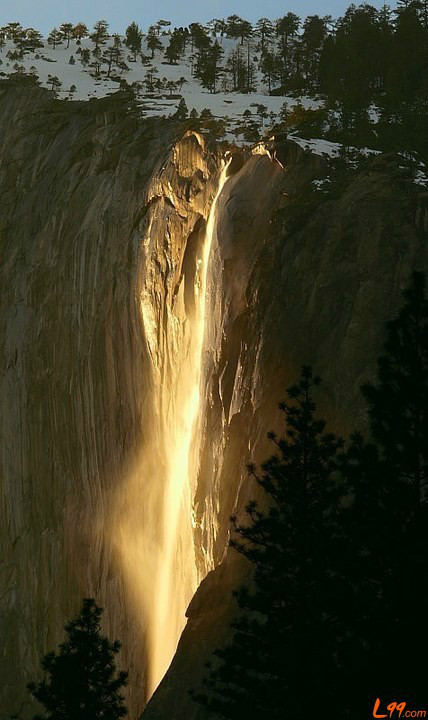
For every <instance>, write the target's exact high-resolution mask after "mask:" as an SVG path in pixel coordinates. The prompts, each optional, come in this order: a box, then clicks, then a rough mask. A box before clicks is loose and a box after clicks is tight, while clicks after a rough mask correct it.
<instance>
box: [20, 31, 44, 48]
mask: <svg viewBox="0 0 428 720" xmlns="http://www.w3.org/2000/svg"><path fill="white" fill-rule="evenodd" d="M42 47H44V45H43V38H42V35H41V33H39V31H38V30H35V29H34V28H27V30H26V31H25V41H24V48H25V50H31V51H34V50H37V48H42Z"/></svg>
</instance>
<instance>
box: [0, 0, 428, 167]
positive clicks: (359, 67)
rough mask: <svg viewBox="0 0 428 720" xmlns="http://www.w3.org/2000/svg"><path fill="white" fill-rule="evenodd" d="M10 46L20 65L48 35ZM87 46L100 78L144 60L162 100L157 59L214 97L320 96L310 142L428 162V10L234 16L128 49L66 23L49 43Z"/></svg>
mask: <svg viewBox="0 0 428 720" xmlns="http://www.w3.org/2000/svg"><path fill="white" fill-rule="evenodd" d="M161 36H164V38H163V40H162V37H161ZM6 37H7V38H10V39H12V40H13V42H14V43H15V46H16V49H15V50H10V51H9V53H11V55H10V59H11V60H15V61H18V60H19V59H22V57H23V54H24V53H25V52H27V51H30V50H32V51H35V50H37V49H38V48H41V47H42V46H43V38H42V37H41V35H40V33H39V32H38V31H37V30H35V29H34V28H27V29H24V28H23V27H22V26H21V25H20V23H9V24H8V25H6V26H4V27H3V28H1V29H0V51H1V49H2V47H3V46H4V43H5V38H6ZM85 37H89V39H90V40H91V41H92V43H93V45H94V47H93V49H92V50H90V49H89V48H87V47H85V48H82V47H78V48H77V50H76V54H79V55H80V60H81V62H82V65H84V66H85V67H86V66H89V68H90V69H91V70H92V71H93V73H94V74H95V76H96V77H99V75H100V73H101V71H102V68H103V67H105V66H106V68H107V69H106V71H105V72H106V74H107V77H110V76H111V74H112V72H113V71H114V72H115V73H117V72H119V73H120V74H123V73H124V72H126V70H128V69H129V62H136V61H137V58H139V59H140V60H141V61H142V62H143V64H145V65H147V68H148V69H147V74H146V78H145V80H144V86H145V90H146V91H147V92H149V93H150V92H163V91H164V90H165V82H167V80H166V78H165V79H163V80H161V79H159V78H155V81H154V82H153V76H154V75H156V74H157V73H158V72H159V71H158V69H157V68H156V67H154V66H153V59H154V58H155V55H156V53H159V55H160V56H161V57H162V61H163V62H164V63H166V64H170V65H175V64H178V63H180V62H182V61H184V59H185V60H186V62H189V63H190V68H191V73H192V75H193V77H194V78H195V79H197V80H198V81H199V82H200V83H201V86H202V87H203V88H206V89H207V90H209V91H210V92H212V93H215V92H218V91H222V92H241V93H247V94H248V93H252V92H255V91H260V90H261V89H262V87H261V84H260V83H261V82H262V83H263V87H264V88H266V90H267V92H268V93H269V94H275V95H290V94H291V95H293V94H294V95H296V96H298V95H302V94H308V95H310V96H317V95H319V96H320V97H321V98H323V99H325V104H324V107H323V108H320V110H319V111H316V112H314V111H307V112H303V113H301V116H302V117H301V118H300V124H299V125H298V128H297V129H298V130H299V131H302V132H303V133H304V132H307V133H309V134H310V133H316V134H317V135H318V136H319V137H326V138H327V139H330V140H333V141H338V142H343V143H345V144H354V145H355V144H359V145H364V144H365V145H368V146H369V147H374V148H378V149H382V150H408V151H413V150H417V151H419V152H421V153H422V154H424V155H425V156H426V157H427V156H428V135H427V133H426V121H427V115H428V0H398V3H397V8H396V9H395V10H392V9H391V8H390V6H388V5H387V4H384V5H383V6H382V8H381V9H380V10H378V9H376V8H375V7H373V6H371V5H369V4H363V5H359V6H357V5H354V4H352V5H350V6H349V8H348V9H347V11H346V12H345V13H344V15H343V16H342V17H339V18H337V19H333V18H332V17H331V16H330V15H329V16H323V17H321V16H319V15H310V16H308V17H306V18H305V19H301V18H300V17H299V16H298V15H297V14H295V13H293V12H288V13H287V14H286V15H284V16H283V17H280V18H278V19H277V20H275V21H272V20H270V19H269V18H265V17H263V18H260V19H259V20H258V21H257V22H256V23H254V24H253V23H251V22H249V21H248V20H246V19H244V18H241V17H240V16H238V15H230V16H229V17H228V18H226V19H224V20H223V19H213V20H211V21H210V22H208V23H207V24H205V25H204V24H202V23H191V24H190V25H189V26H186V27H175V28H171V23H170V21H168V20H159V21H158V22H157V23H156V24H154V25H152V26H150V27H149V29H148V31H147V33H146V34H144V33H143V31H142V29H141V27H140V26H139V25H138V24H137V23H136V22H132V23H131V24H130V25H129V26H128V27H127V28H126V32H125V37H124V39H123V40H122V38H121V37H120V36H119V35H118V34H117V33H115V34H113V35H112V36H110V35H109V26H108V23H107V22H106V21H105V20H99V21H97V22H96V23H95V24H94V27H93V29H92V31H90V30H89V29H88V27H87V26H86V25H85V24H84V23H82V22H80V23H77V24H76V25H73V24H72V23H63V24H62V25H61V26H60V27H59V28H58V29H57V28H54V29H53V30H52V31H51V32H50V34H49V36H48V38H47V42H48V43H49V45H51V47H52V48H56V47H58V46H59V45H63V46H64V45H65V47H67V48H68V47H69V46H70V41H71V40H72V39H74V40H75V41H76V44H77V45H78V44H81V41H82V39H83V38H85ZM224 38H232V39H234V40H236V44H235V45H234V46H233V48H229V49H227V48H226V49H225V47H223V42H224ZM143 41H144V42H145V45H144V44H143ZM124 47H125V48H127V49H128V55H125V53H124ZM73 61H74V58H73ZM170 90H171V92H172V91H173V90H175V88H173V89H171V88H170ZM288 125H289V123H288ZM283 129H287V123H285V125H284V127H283Z"/></svg>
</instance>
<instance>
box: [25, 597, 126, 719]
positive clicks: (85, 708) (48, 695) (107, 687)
mask: <svg viewBox="0 0 428 720" xmlns="http://www.w3.org/2000/svg"><path fill="white" fill-rule="evenodd" d="M102 612H103V610H102V608H100V607H98V606H97V605H96V603H95V601H94V600H93V599H89V598H87V599H85V600H83V605H82V609H81V611H80V614H79V616H78V617H77V618H76V620H73V621H72V622H69V623H68V624H67V625H66V626H65V630H66V634H67V637H66V640H65V641H64V642H63V643H62V644H61V645H60V647H59V652H57V653H56V652H50V653H48V654H47V655H45V657H44V658H43V660H42V667H43V670H44V671H45V673H46V675H47V677H45V679H44V680H42V681H40V682H37V683H36V682H32V683H29V684H28V686H27V687H28V689H29V691H30V692H31V694H32V695H33V697H34V698H35V699H36V700H38V701H39V703H41V704H42V705H43V706H44V708H45V712H46V714H45V716H44V718H43V717H42V716H39V715H37V716H35V718H34V720H45V719H49V720H98V719H100V720H101V718H102V720H116V719H117V718H121V717H124V715H126V714H127V710H126V708H125V706H124V704H123V697H122V695H120V692H119V691H120V689H121V688H122V687H123V686H124V685H125V684H126V679H127V673H126V672H118V673H116V668H115V664H114V660H115V655H117V653H118V652H119V650H120V643H119V642H118V641H115V642H113V643H110V642H109V640H108V639H107V638H106V637H103V636H102V635H101V634H100V619H101V615H102Z"/></svg>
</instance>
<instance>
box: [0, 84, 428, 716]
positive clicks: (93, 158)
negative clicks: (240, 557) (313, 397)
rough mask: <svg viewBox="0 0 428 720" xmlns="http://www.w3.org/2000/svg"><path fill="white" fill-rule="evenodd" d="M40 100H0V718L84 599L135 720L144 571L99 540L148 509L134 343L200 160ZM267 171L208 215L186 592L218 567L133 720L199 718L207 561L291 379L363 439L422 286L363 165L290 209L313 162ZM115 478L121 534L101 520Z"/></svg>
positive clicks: (141, 361)
mask: <svg viewBox="0 0 428 720" xmlns="http://www.w3.org/2000/svg"><path fill="white" fill-rule="evenodd" d="M50 97H51V96H50V94H49V93H48V92H47V91H41V90H37V89H31V88H29V89H24V88H20V89H16V88H14V87H10V86H9V85H8V84H6V83H2V84H0V153H1V155H0V193H1V197H2V212H1V214H0V338H1V344H0V367H1V373H2V374H1V379H0V453H1V456H0V457H1V464H0V482H1V488H0V588H1V593H0V636H1V641H0V642H1V645H0V648H1V649H0V678H1V683H0V712H2V713H4V714H6V715H8V714H11V713H12V712H19V713H20V716H22V717H23V718H27V717H28V716H29V714H30V712H31V708H30V706H29V703H28V697H27V693H26V692H25V683H26V682H27V681H28V680H30V679H33V678H35V677H36V676H37V675H38V673H39V658H40V655H41V654H43V653H44V652H46V651H47V650H50V649H52V648H53V647H55V646H56V645H57V643H58V642H59V641H60V640H61V637H62V628H63V625H64V622H65V621H66V620H67V619H69V618H70V617H71V616H72V615H73V614H74V613H75V612H76V610H77V609H78V606H79V603H80V600H81V598H82V597H83V596H94V597H95V598H96V599H97V601H98V602H99V603H100V604H101V605H103V606H104V607H105V608H106V614H105V630H106V631H107V632H108V633H109V635H110V636H111V637H112V638H116V637H117V638H120V639H121V641H122V643H123V649H122V653H121V665H122V666H123V667H124V668H128V669H129V670H130V685H129V688H128V703H129V706H130V710H131V713H130V716H131V717H132V718H134V717H137V716H138V714H139V712H140V711H141V709H142V707H143V704H144V687H145V672H146V667H147V662H146V652H145V642H144V633H145V625H144V613H143V609H142V607H141V605H140V604H139V602H138V593H137V594H136V593H133V592H132V588H130V575H131V576H132V575H133V572H132V571H133V569H135V578H136V579H138V578H139V577H140V576H144V574H145V571H144V568H143V569H142V568H141V567H140V566H139V565H138V562H137V559H136V557H137V556H135V557H134V556H133V555H132V553H130V556H129V563H128V567H127V568H126V572H125V569H124V567H123V557H120V556H119V554H118V552H117V545H116V543H115V542H114V537H115V529H116V528H117V524H118V521H121V520H122V519H123V517H124V516H126V517H125V519H126V520H128V519H129V518H130V522H131V525H130V527H131V528H132V527H133V525H132V523H134V527H135V528H136V529H137V528H138V523H139V522H140V518H141V507H139V503H140V502H141V503H147V502H148V501H147V497H146V496H147V493H146V492H145V491H146V489H148V488H149V486H150V468H149V467H147V466H145V465H144V463H142V458H144V447H145V444H147V442H148V441H149V440H148V438H150V436H151V434H152V435H153V432H154V423H153V406H152V401H153V375H152V373H151V370H150V368H151V366H152V362H153V358H152V357H151V354H150V347H151V344H150V337H149V336H150V333H153V332H154V333H156V334H157V337H158V338H159V337H160V336H161V334H162V333H164V332H165V328H166V324H165V317H166V313H167V309H168V307H170V306H171V304H172V303H174V298H175V295H176V292H177V288H178V287H179V285H180V283H181V282H182V279H183V277H187V276H188V273H189V272H191V266H192V258H193V261H194V257H193V254H192V253H193V248H194V244H195V242H196V243H197V242H198V238H200V236H201V233H203V232H204V228H205V222H206V219H207V216H208V212H209V208H210V205H211V202H212V198H213V195H214V193H215V190H216V182H217V178H218V170H219V157H218V155H217V154H216V153H215V152H214V151H211V150H210V151H208V150H207V149H206V147H205V145H204V142H203V141H202V140H201V139H200V138H198V137H197V136H195V135H188V136H186V137H184V138H182V139H181V140H180V141H178V142H177V139H176V138H175V137H174V133H175V132H176V129H175V128H174V125H173V124H172V123H170V122H166V121H162V120H156V121H149V120H146V121H138V120H137V119H136V118H134V117H133V116H132V114H131V115H130V114H129V113H128V112H127V105H128V101H127V99H126V98H125V96H122V98H121V99H120V98H119V97H116V98H107V99H106V100H103V101H90V102H89V103H87V104H80V103H72V104H66V103H60V102H56V101H52V100H51V99H50ZM277 155H278V158H279V160H280V161H281V163H282V164H283V165H284V167H285V170H283V169H282V167H281V165H279V164H278V163H277V162H272V161H271V159H270V158H269V157H268V156H267V155H263V154H261V155H254V156H253V155H251V154H250V153H243V154H242V155H241V157H240V159H236V160H235V161H234V163H233V165H232V166H231V175H230V178H229V180H228V182H227V184H226V185H225V188H224V191H223V193H222V195H221V197H220V200H219V203H218V224H217V235H216V237H217V241H216V243H215V244H214V247H213V249H212V257H211V265H210V270H209V282H208V292H209V307H208V311H209V312H208V316H209V322H208V323H207V333H206V344H205V348H204V377H205V378H206V382H205V386H204V407H203V414H202V417H201V423H202V426H201V453H202V454H201V467H200V471H199V475H198V478H197V481H196V482H195V487H194V488H192V491H194V498H195V517H194V520H195V548H196V557H197V562H198V569H199V573H200V575H201V576H203V575H204V574H205V573H206V572H207V571H209V570H211V568H212V567H213V566H214V565H218V567H217V569H216V570H214V571H213V572H210V573H209V575H208V577H207V578H206V580H205V581H204V582H203V583H202V585H201V587H200V589H199V590H198V592H197V594H196V596H195V597H194V598H193V600H192V602H191V604H190V608H189V611H188V616H189V622H188V625H187V628H186V630H185V632H184V634H183V636H182V639H181V641H180V646H179V649H178V653H177V655H176V657H175V659H174V662H173V665H172V668H171V670H170V672H169V673H168V674H167V676H166V678H165V680H164V682H163V683H162V684H161V686H160V688H159V690H158V692H157V693H156V694H155V696H154V698H153V700H152V702H151V703H150V705H149V706H148V708H147V710H146V714H147V717H148V718H149V719H150V718H165V720H166V718H172V717H173V718H177V719H178V718H183V720H184V718H186V720H191V718H193V717H195V718H196V717H197V713H198V712H199V709H198V707H197V706H195V705H193V703H192V702H191V700H190V698H189V696H188V693H187V690H188V688H189V687H192V686H195V685H197V683H198V678H199V677H200V673H201V670H202V669H203V668H202V663H203V660H204V659H206V658H207V657H208V656H209V654H210V652H211V651H212V649H213V648H214V647H215V646H216V645H217V644H218V643H219V642H221V641H222V636H223V634H224V633H226V634H227V622H228V620H229V618H230V617H231V615H232V614H233V605H232V603H231V600H230V597H231V596H230V593H231V590H232V588H233V586H234V585H235V584H236V583H237V582H239V580H240V578H241V577H243V575H244V574H245V572H246V568H245V567H243V566H241V565H240V564H239V563H238V562H237V560H236V558H235V557H234V556H233V555H230V554H229V553H227V555H226V557H225V548H226V545H227V537H228V518H229V516H230V514H231V512H233V511H234V510H238V512H239V511H241V510H242V508H243V506H244V504H245V502H246V500H247V499H248V498H249V497H251V496H252V494H253V492H254V488H253V487H251V486H250V485H249V484H248V482H247V481H246V473H245V464H246V462H248V461H250V460H256V461H257V460H263V459H264V457H265V455H266V453H267V452H268V445H267V441H266V439H265V434H266V431H267V430H269V429H271V428H272V427H274V428H276V427H277V426H278V422H279V416H278V412H277V411H276V402H277V400H278V399H280V398H281V396H282V395H283V392H284V389H285V387H286V386H287V385H288V384H289V383H290V382H291V381H293V380H294V378H295V375H296V373H298V371H299V366H300V365H301V364H302V363H311V364H313V365H314V367H316V370H317V372H319V373H320V374H321V375H322V376H323V377H324V378H325V386H324V390H323V391H322V394H321V396H320V406H321V408H322V409H323V410H324V411H325V412H327V413H328V414H329V417H331V419H332V426H333V427H334V428H335V429H339V430H346V429H347V428H348V427H349V425H350V423H351V422H352V423H354V422H355V420H357V422H358V423H360V424H364V416H363V413H362V408H361V401H360V397H359V391H358V388H359V385H360V383H361V382H362V381H363V380H364V379H366V378H367V377H368V376H369V374H370V373H371V372H372V369H373V363H374V359H375V357H376V354H377V353H378V350H379V348H380V345H381V342H382V328H383V322H384V320H385V319H387V318H389V317H390V316H391V315H392V314H393V313H394V310H395V308H396V307H397V304H398V302H399V295H400V291H401V289H402V287H403V286H404V285H405V283H406V282H407V279H408V276H409V273H410V271H411V269H412V268H414V267H425V266H426V249H425V248H426V239H424V237H423V235H422V234H421V233H420V232H418V231H417V229H416V228H415V222H414V221H415V213H416V210H417V207H416V206H417V200H416V195H415V192H414V191H413V190H412V189H411V188H409V187H408V186H407V185H406V184H404V183H403V182H402V181H401V180H400V179H399V178H397V177H396V176H395V175H394V173H392V172H391V168H393V167H395V165H396V161H394V159H388V158H378V159H377V160H375V161H372V162H371V163H370V164H369V165H368V166H367V169H365V170H362V171H361V172H360V173H359V174H356V175H355V176H354V177H353V178H351V179H350V180H349V181H346V183H345V184H344V185H343V187H339V188H337V189H336V191H335V193H333V194H332V195H331V196H329V197H327V198H326V199H325V201H324V202H319V199H318V200H316V202H314V201H312V200H310V202H309V204H308V205H305V202H306V201H305V197H306V196H305V193H306V190H305V187H306V185H305V184H306V183H307V182H308V181H309V180H311V179H312V178H313V177H319V176H321V175H322V174H323V173H324V172H325V170H326V168H325V162H324V161H322V160H320V159H317V158H313V157H311V156H308V155H306V154H305V153H303V152H302V151H301V150H300V149H299V148H297V147H296V146H293V145H292V144H287V143H285V144H284V145H283V146H281V147H279V148H278V149H277ZM394 163H395V165H394ZM294 193H297V202H295V201H293V202H291V203H288V198H289V197H290V196H292V195H293V194H294ZM299 203H300V205H299ZM419 225H420V224H419ZM142 298H145V299H146V301H148V302H149V304H150V307H152V308H153V310H154V312H155V317H154V321H153V326H152V327H149V326H148V325H147V323H146V325H145V326H144V324H143V320H142V312H141V303H142ZM166 347H167V346H166ZM167 349H168V352H167V353H166V354H165V357H164V359H163V362H164V366H165V368H167V367H168V363H169V362H170V361H171V357H172V355H171V352H170V350H171V349H170V348H167ZM162 367H163V365H162ZM136 469H138V473H139V481H138V485H137V488H139V489H141V497H140V496H138V495H137V496H132V500H133V502H134V506H135V509H136V510H137V509H138V512H135V517H134V514H133V509H132V507H131V509H130V507H129V502H128V503H123V504H122V502H121V498H122V496H123V495H124V494H125V490H126V488H127V487H128V485H127V483H128V482H129V478H130V477H132V476H133V475H134V474H135V472H136ZM155 496H156V495H154V497H155ZM128 500H129V498H128ZM137 506H138V507H137ZM149 506H150V504H148V505H147V507H149ZM143 507H145V506H144V505H143ZM155 512H156V509H154V510H152V513H153V514H154V513H155ZM143 515H144V513H143ZM146 515H148V517H147V518H146V521H147V523H150V522H152V518H151V517H150V512H147V513H146ZM219 563H220V564H219ZM146 576H147V571H146ZM146 581H148V582H149V581H150V578H148V579H146ZM145 716H146V715H145Z"/></svg>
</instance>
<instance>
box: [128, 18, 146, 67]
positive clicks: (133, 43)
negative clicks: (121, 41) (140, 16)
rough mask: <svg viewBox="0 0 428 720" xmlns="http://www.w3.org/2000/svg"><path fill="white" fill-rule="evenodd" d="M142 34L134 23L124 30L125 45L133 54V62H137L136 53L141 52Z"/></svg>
mask: <svg viewBox="0 0 428 720" xmlns="http://www.w3.org/2000/svg"><path fill="white" fill-rule="evenodd" d="M142 39H143V32H142V30H140V28H139V27H138V25H137V23H136V22H132V23H131V24H130V25H128V27H127V28H126V38H125V45H126V46H127V47H129V49H130V50H131V52H133V53H134V61H136V60H137V53H139V52H140V51H141V43H142Z"/></svg>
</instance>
